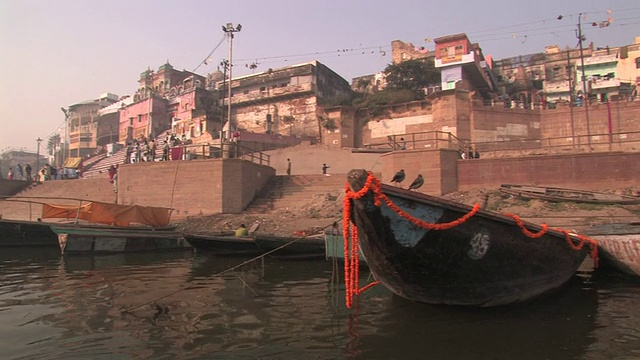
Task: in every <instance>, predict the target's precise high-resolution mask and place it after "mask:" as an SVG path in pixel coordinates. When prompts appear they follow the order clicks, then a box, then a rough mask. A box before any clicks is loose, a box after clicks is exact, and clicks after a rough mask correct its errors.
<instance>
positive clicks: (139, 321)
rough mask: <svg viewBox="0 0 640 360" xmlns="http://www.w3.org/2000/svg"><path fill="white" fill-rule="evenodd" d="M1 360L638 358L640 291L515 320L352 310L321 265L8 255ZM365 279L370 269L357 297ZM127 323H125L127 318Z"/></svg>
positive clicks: (553, 305)
mask: <svg viewBox="0 0 640 360" xmlns="http://www.w3.org/2000/svg"><path fill="white" fill-rule="evenodd" d="M0 260H1V262H0V314H2V320H3V321H2V322H0V346H1V347H2V349H3V358H8V359H32V358H34V359H61V358H82V359H87V358H91V359H96V358H98V359H99V358H114V357H115V358H154V359H173V358H188V359H199V358H206V359H255V358H273V359H338V358H351V359H423V358H425V359H470V358H477V359H480V358H481V359H485V358H486V359H602V358H607V357H609V358H633V357H634V356H635V357H638V355H639V354H640V345H639V344H640V334H639V333H638V330H637V329H638V328H639V327H640V286H639V285H640V281H636V280H635V279H632V278H629V277H623V276H618V275H614V274H615V273H606V272H602V273H600V272H595V273H591V272H587V273H582V274H581V275H580V276H576V277H574V279H573V280H572V281H571V282H570V283H569V284H568V286H567V287H564V288H563V289H561V290H560V291H559V292H557V293H555V294H550V295H549V296H546V297H544V298H542V299H539V300H536V301H533V302H530V303H526V304H521V305H517V306H510V307H500V308H493V309H468V308H456V307H439V306H430V305H424V304H417V303H412V302H408V301H406V300H403V299H401V298H398V297H396V296H392V295H391V294H390V293H389V292H388V291H387V290H386V289H385V288H384V287H382V286H376V287H374V288H372V289H371V290H369V291H367V292H366V293H365V294H363V295H362V297H361V299H360V301H359V302H358V303H357V309H346V308H345V307H344V298H343V297H344V291H343V289H342V288H340V289H339V290H340V291H339V292H338V293H336V288H335V286H334V285H333V283H332V281H331V280H330V279H331V277H332V275H333V274H332V272H333V271H334V269H333V268H332V265H331V264H330V263H327V262H324V261H282V260H277V259H271V258H267V259H265V260H264V262H263V261H254V262H247V263H246V264H245V265H242V266H239V264H241V263H242V262H243V261H246V260H248V258H236V257H234V258H227V257H215V256H206V255H204V254H198V255H195V254H192V253H190V252H186V253H173V252H172V253H154V254H119V255H108V256H78V257H64V258H62V257H61V256H60V255H59V253H58V252H57V251H56V250H55V249H54V250H53V251H48V250H47V251H33V252H24V251H21V252H15V253H11V252H4V251H3V252H2V253H0ZM367 276H368V273H367V272H366V270H363V271H362V273H361V278H362V279H363V281H362V284H363V285H364V283H366V280H365V279H366V278H367ZM127 310H129V311H127Z"/></svg>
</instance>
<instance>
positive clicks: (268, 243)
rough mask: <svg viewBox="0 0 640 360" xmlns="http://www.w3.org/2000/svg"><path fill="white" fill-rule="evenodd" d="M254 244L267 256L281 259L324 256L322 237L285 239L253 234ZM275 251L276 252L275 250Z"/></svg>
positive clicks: (319, 257)
mask: <svg viewBox="0 0 640 360" xmlns="http://www.w3.org/2000/svg"><path fill="white" fill-rule="evenodd" d="M253 239H254V241H255V243H256V244H257V245H258V246H259V247H260V248H261V249H262V250H263V251H264V252H269V251H273V253H270V254H269V256H272V257H277V258H283V259H322V258H324V256H325V247H324V235H323V234H320V235H313V236H308V237H300V236H296V237H286V236H278V235H271V234H265V233H254V234H253ZM276 249H277V250H276Z"/></svg>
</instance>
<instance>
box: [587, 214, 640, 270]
mask: <svg viewBox="0 0 640 360" xmlns="http://www.w3.org/2000/svg"><path fill="white" fill-rule="evenodd" d="M585 233H586V234H587V235H588V236H591V237H593V238H594V239H596V240H598V246H599V247H600V254H601V255H602V260H603V261H604V262H605V263H608V264H610V265H612V266H613V267H615V268H617V269H618V270H620V271H622V272H624V273H627V274H630V275H635V276H640V222H631V223H612V224H601V225H596V226H593V227H591V228H589V229H587V230H585Z"/></svg>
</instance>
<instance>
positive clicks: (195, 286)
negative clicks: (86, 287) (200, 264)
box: [121, 225, 331, 313]
mask: <svg viewBox="0 0 640 360" xmlns="http://www.w3.org/2000/svg"><path fill="white" fill-rule="evenodd" d="M329 226H331V225H327V226H326V227H329ZM310 235H311V234H308V235H304V236H301V237H299V238H297V239H293V240H291V241H289V242H287V243H285V244H282V245H280V246H278V247H277V248H275V249H271V250H269V251H267V252H265V253H263V254H260V255H258V256H256V257H254V258H251V259H249V260H245V261H243V262H241V263H240V264H238V265H235V266H232V267H230V268H228V269H226V270H223V271H221V272H219V273H217V274H214V275H212V276H211V277H210V278H216V277H219V276H222V275H224V274H226V273H228V272H231V271H234V270H236V269H238V268H241V267H243V266H245V265H247V264H250V263H252V262H254V261H257V260H261V259H264V258H265V257H266V256H267V255H269V254H272V253H274V252H276V251H278V250H281V249H283V248H285V247H287V246H289V245H291V244H293V243H296V242H298V241H300V240H302V239H305V238H307V237H309V236H310ZM197 288H198V285H189V286H186V287H183V288H181V289H178V290H175V291H172V292H170V293H168V294H165V295H162V296H160V297H157V298H155V299H152V300H149V301H147V302H144V303H141V304H138V305H135V306H132V307H130V308H128V309H125V310H121V313H130V312H131V311H133V310H135V309H138V308H141V307H143V306H146V305H149V304H151V303H154V302H157V301H158V300H162V299H166V298H168V297H170V296H173V295H175V294H177V293H180V292H182V291H185V290H192V289H197ZM254 293H255V292H254Z"/></svg>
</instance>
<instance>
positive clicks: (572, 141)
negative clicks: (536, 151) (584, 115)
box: [567, 50, 576, 148]
mask: <svg viewBox="0 0 640 360" xmlns="http://www.w3.org/2000/svg"><path fill="white" fill-rule="evenodd" d="M572 71H573V69H572V68H571V53H570V52H569V50H567V74H568V75H569V111H570V112H571V147H572V148H575V147H576V134H575V126H574V122H573V83H572V79H571V72H572Z"/></svg>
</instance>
